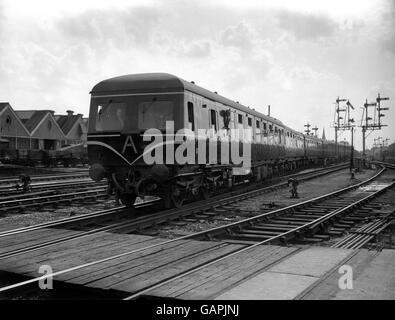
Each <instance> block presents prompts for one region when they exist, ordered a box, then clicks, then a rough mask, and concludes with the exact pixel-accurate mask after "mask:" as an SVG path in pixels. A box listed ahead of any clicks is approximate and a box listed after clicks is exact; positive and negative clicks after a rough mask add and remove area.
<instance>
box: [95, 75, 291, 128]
mask: <svg viewBox="0 0 395 320" xmlns="http://www.w3.org/2000/svg"><path fill="white" fill-rule="evenodd" d="M185 90H186V91H190V92H193V93H196V94H198V95H201V96H203V97H205V98H207V99H209V100H212V101H216V102H220V103H223V104H225V105H228V106H230V107H232V108H235V109H237V110H239V111H242V112H245V113H248V114H251V115H254V116H256V117H259V118H262V119H265V120H267V121H270V122H272V123H274V124H277V125H281V126H283V127H285V126H284V124H283V123H282V122H281V121H280V120H278V119H276V118H273V117H270V116H267V115H264V114H262V113H260V112H258V111H255V110H253V109H251V108H249V107H246V106H244V105H242V104H240V103H237V102H235V101H232V100H230V99H228V98H225V97H223V96H221V95H219V94H217V93H214V92H211V91H209V90H207V89H204V88H202V87H199V86H197V85H195V84H194V83H191V82H188V81H186V80H183V79H181V78H179V77H176V76H174V75H172V74H169V73H139V74H130V75H124V76H120V77H115V78H110V79H107V80H103V81H101V82H99V83H98V84H97V85H95V86H94V87H93V89H92V91H91V92H90V93H91V94H108V93H114V92H117V93H120V94H122V93H124V94H125V93H149V92H158V93H161V92H181V91H182V92H183V91H185Z"/></svg>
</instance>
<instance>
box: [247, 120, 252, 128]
mask: <svg viewBox="0 0 395 320" xmlns="http://www.w3.org/2000/svg"><path fill="white" fill-rule="evenodd" d="M248 126H249V127H251V126H252V119H251V118H248Z"/></svg>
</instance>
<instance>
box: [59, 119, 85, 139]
mask: <svg viewBox="0 0 395 320" xmlns="http://www.w3.org/2000/svg"><path fill="white" fill-rule="evenodd" d="M81 118H82V116H81V115H78V114H77V115H67V116H57V119H56V121H57V122H58V125H59V127H60V128H61V129H62V131H63V133H64V134H65V135H67V134H69V132H70V130H71V129H72V128H73V127H74V125H75V124H76V123H77V122H78V121H79V119H81Z"/></svg>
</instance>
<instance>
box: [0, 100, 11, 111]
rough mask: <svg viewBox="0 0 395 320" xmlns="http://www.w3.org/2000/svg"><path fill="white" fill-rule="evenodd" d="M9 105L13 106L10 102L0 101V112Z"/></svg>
mask: <svg viewBox="0 0 395 320" xmlns="http://www.w3.org/2000/svg"><path fill="white" fill-rule="evenodd" d="M8 106H11V105H10V103H9V102H0V113H1V112H2V111H3V110H4V109H5V108H7V107H8Z"/></svg>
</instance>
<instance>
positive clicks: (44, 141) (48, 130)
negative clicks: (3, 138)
mask: <svg viewBox="0 0 395 320" xmlns="http://www.w3.org/2000/svg"><path fill="white" fill-rule="evenodd" d="M15 113H16V114H17V115H18V117H19V118H20V119H21V121H22V123H23V124H24V126H25V127H26V129H27V130H28V132H29V134H30V146H29V149H33V150H37V149H38V150H43V149H45V150H55V149H59V148H60V147H61V146H62V141H64V140H65V139H66V137H65V135H64V133H63V131H62V129H61V128H60V127H59V125H58V123H57V121H56V120H55V117H54V112H53V111H52V110H20V111H19V110H18V111H15Z"/></svg>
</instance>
